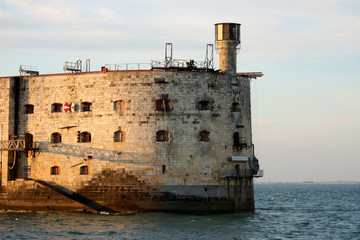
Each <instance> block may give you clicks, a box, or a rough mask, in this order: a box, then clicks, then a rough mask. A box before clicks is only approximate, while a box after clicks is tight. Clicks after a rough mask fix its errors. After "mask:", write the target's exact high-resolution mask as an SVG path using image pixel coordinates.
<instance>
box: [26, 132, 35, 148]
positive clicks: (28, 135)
mask: <svg viewBox="0 0 360 240" xmlns="http://www.w3.org/2000/svg"><path fill="white" fill-rule="evenodd" d="M25 148H27V149H31V148H33V135H32V134H31V133H26V134H25Z"/></svg>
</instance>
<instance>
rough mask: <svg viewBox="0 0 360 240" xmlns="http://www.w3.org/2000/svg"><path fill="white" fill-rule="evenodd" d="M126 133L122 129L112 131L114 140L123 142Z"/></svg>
mask: <svg viewBox="0 0 360 240" xmlns="http://www.w3.org/2000/svg"><path fill="white" fill-rule="evenodd" d="M125 139H126V133H125V132H123V131H116V132H114V142H125Z"/></svg>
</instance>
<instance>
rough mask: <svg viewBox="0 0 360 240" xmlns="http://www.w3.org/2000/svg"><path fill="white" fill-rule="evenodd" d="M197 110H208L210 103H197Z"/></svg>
mask: <svg viewBox="0 0 360 240" xmlns="http://www.w3.org/2000/svg"><path fill="white" fill-rule="evenodd" d="M198 108H199V110H210V102H209V101H200V102H199V103H198Z"/></svg>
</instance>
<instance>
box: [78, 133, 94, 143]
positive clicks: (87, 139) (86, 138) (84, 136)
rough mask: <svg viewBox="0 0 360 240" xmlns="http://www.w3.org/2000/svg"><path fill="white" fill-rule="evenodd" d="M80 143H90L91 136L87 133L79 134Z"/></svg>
mask: <svg viewBox="0 0 360 240" xmlns="http://www.w3.org/2000/svg"><path fill="white" fill-rule="evenodd" d="M80 142H91V134H90V133H89V132H82V133H80Z"/></svg>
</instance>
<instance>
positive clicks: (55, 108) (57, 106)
mask: <svg viewBox="0 0 360 240" xmlns="http://www.w3.org/2000/svg"><path fill="white" fill-rule="evenodd" d="M62 106H63V105H62V104H61V103H53V104H51V112H52V113H55V112H62Z"/></svg>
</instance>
